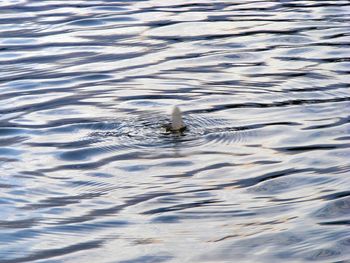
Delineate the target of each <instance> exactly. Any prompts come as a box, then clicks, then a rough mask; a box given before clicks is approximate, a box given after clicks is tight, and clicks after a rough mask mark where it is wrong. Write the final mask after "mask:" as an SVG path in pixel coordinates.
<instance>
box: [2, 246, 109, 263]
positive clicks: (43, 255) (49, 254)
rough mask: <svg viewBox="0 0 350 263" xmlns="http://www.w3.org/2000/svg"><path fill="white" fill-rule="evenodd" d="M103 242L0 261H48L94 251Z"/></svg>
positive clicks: (8, 262)
mask: <svg viewBox="0 0 350 263" xmlns="http://www.w3.org/2000/svg"><path fill="white" fill-rule="evenodd" d="M103 243H104V242H103V241H102V240H95V241H88V242H82V243H77V244H74V245H70V246H66V247H62V248H56V249H44V250H41V251H38V252H36V253H33V254H31V255H28V256H24V257H17V258H14V259H2V261H3V262H4V263H14V262H16V263H17V262H28V261H29V262H30V261H34V260H42V259H50V258H53V257H57V256H62V255H68V254H71V253H75V252H78V251H86V250H89V249H96V248H99V247H100V246H102V244H103Z"/></svg>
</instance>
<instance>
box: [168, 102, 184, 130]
mask: <svg viewBox="0 0 350 263" xmlns="http://www.w3.org/2000/svg"><path fill="white" fill-rule="evenodd" d="M185 129H186V125H185V123H184V122H183V120H182V113H181V111H180V109H179V108H178V107H177V106H175V107H174V108H173V111H172V113H171V124H170V130H171V131H173V132H182V131H184V130H185Z"/></svg>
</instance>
